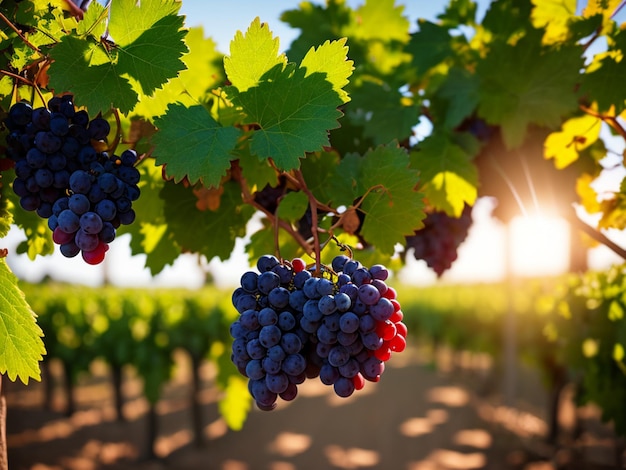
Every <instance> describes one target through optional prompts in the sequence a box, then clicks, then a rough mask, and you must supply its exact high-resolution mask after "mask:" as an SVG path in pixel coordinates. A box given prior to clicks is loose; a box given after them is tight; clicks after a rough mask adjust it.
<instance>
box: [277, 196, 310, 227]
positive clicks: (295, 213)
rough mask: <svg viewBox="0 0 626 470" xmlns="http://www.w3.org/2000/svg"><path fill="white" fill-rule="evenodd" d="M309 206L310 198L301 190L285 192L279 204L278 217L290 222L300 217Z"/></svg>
mask: <svg viewBox="0 0 626 470" xmlns="http://www.w3.org/2000/svg"><path fill="white" fill-rule="evenodd" d="M307 207H309V199H308V198H307V197H306V194H304V193H303V192H301V191H294V192H291V193H287V194H285V195H284V196H283V197H282V198H281V199H280V202H279V204H278V213H277V215H278V217H279V218H281V219H284V220H287V221H289V222H296V221H297V220H298V219H300V218H301V217H302V216H303V215H304V213H305V212H306V209H307Z"/></svg>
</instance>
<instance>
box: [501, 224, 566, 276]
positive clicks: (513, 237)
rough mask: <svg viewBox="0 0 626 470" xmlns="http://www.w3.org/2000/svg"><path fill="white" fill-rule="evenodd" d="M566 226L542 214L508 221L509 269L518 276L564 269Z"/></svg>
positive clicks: (543, 273)
mask: <svg viewBox="0 0 626 470" xmlns="http://www.w3.org/2000/svg"><path fill="white" fill-rule="evenodd" d="M569 246H570V244H569V226H568V224H567V222H566V221H565V220H563V219H560V218H557V217H552V216H548V215H543V214H536V215H527V216H518V217H515V218H514V219H513V220H512V221H511V222H510V256H511V258H510V259H511V268H512V270H513V272H514V273H515V274H519V275H552V274H560V273H562V272H564V271H566V270H567V267H568V263H569V249H570V248H569Z"/></svg>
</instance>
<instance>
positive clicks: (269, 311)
mask: <svg viewBox="0 0 626 470" xmlns="http://www.w3.org/2000/svg"><path fill="white" fill-rule="evenodd" d="M257 269H258V272H256V271H248V272H246V273H244V274H243V276H242V277H241V286H240V287H238V288H237V289H236V290H235V291H234V292H233V296H232V301H233V305H234V306H235V308H236V309H237V311H238V312H239V314H240V315H239V317H238V319H237V320H236V321H235V322H233V323H232V325H231V329H230V331H231V335H232V337H233V338H234V341H233V345H232V356H231V359H232V361H233V363H234V364H235V365H236V367H237V368H238V370H239V372H240V373H241V374H243V375H244V376H245V377H247V378H248V379H249V382H248V388H249V390H250V393H251V395H252V397H253V398H254V400H255V402H256V404H257V406H258V407H259V408H260V409H262V410H272V409H274V408H275V407H276V401H277V398H278V397H279V396H280V398H282V399H283V400H286V401H290V400H293V399H294V398H295V397H296V395H297V391H298V388H297V386H298V385H299V384H301V383H303V382H304V381H305V380H306V379H307V378H315V377H319V379H320V380H321V382H322V383H324V384H326V385H332V386H333V388H334V391H335V393H336V394H337V395H339V396H340V397H348V396H350V395H352V394H353V393H354V391H355V390H360V389H362V388H363V386H364V385H365V381H366V380H368V381H372V382H378V380H380V376H381V374H382V373H383V371H384V370H385V362H386V361H387V360H389V358H390V357H391V354H392V352H400V351H403V350H404V349H405V347H406V335H407V328H406V325H405V324H404V323H403V322H402V319H403V313H402V310H401V307H400V304H399V302H398V301H397V299H396V291H395V290H394V289H393V288H392V287H390V286H387V284H386V283H385V281H386V279H387V277H388V275H389V272H388V271H387V269H386V268H385V267H384V266H382V265H374V266H372V267H371V268H369V269H367V268H365V267H364V266H363V265H361V263H359V262H358V261H355V260H353V259H350V258H348V257H347V256H344V255H339V256H337V257H335V258H334V259H333V261H332V264H331V266H330V267H329V268H325V269H322V272H321V273H318V275H317V276H316V275H315V274H316V272H315V270H314V269H313V268H311V269H307V267H306V265H305V263H304V261H303V260H301V259H299V258H296V259H294V260H292V261H291V262H289V261H284V262H280V261H279V260H278V259H277V258H276V257H274V256H272V255H264V256H261V257H260V258H259V259H258V261H257Z"/></svg>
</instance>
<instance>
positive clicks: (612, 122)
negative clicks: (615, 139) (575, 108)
mask: <svg viewBox="0 0 626 470" xmlns="http://www.w3.org/2000/svg"><path fill="white" fill-rule="evenodd" d="M580 109H581V110H583V111H584V112H585V113H587V114H589V115H590V116H593V117H596V118H598V119H601V120H602V121H604V122H606V123H607V124H608V125H609V126H611V127H612V128H613V129H615V130H616V131H617V132H618V134H619V135H621V136H622V138H624V139H626V129H624V128H623V127H622V125H621V124H620V123H619V121H618V120H617V117H616V116H609V115H607V114H602V113H599V112H597V111H594V110H593V109H591V108H589V107H588V106H585V105H582V104H581V105H580Z"/></svg>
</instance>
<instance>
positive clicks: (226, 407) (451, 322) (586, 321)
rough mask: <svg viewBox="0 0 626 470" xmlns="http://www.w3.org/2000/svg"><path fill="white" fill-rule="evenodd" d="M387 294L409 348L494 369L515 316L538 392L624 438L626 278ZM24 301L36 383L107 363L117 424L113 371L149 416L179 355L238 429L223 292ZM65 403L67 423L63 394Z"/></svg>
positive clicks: (519, 346) (99, 291) (71, 379)
mask: <svg viewBox="0 0 626 470" xmlns="http://www.w3.org/2000/svg"><path fill="white" fill-rule="evenodd" d="M395 287H396V288H397V290H398V293H399V300H400V301H401V303H402V306H403V308H402V310H403V312H404V322H405V323H406V324H407V326H408V328H409V337H410V339H411V340H412V341H414V342H416V343H422V344H428V345H432V346H433V347H438V346H446V347H448V348H451V349H453V350H456V351H470V352H477V353H487V354H489V355H491V356H492V357H493V359H494V363H495V364H498V363H500V364H501V363H502V359H503V357H505V354H504V350H505V348H506V344H505V340H506V338H507V335H506V334H505V328H506V326H507V324H506V321H508V320H510V319H511V316H512V317H513V318H514V331H515V343H516V347H515V350H516V351H517V354H518V359H519V360H521V361H524V362H525V363H527V364H529V365H530V366H532V367H534V368H536V369H537V370H538V371H539V372H540V373H541V375H542V376H543V378H544V382H545V385H546V390H547V391H550V390H559V389H562V387H564V386H565V385H566V384H574V385H575V389H576V400H577V403H578V404H580V405H583V404H586V403H588V402H592V403H595V404H597V405H598V406H599V407H600V408H601V409H602V411H603V417H604V418H605V420H607V421H612V422H613V423H614V427H615V431H616V432H617V433H618V434H620V435H626V363H625V362H624V359H625V356H626V350H625V347H626V319H625V318H624V310H625V309H626V266H622V267H614V268H612V269H611V270H609V271H606V272H603V273H588V274H585V275H583V276H575V275H570V276H565V277H559V278H550V279H532V280H517V281H515V282H502V283H489V284H472V285H445V284H440V285H435V286H428V287H407V286H401V285H396V286H395ZM22 289H23V291H24V293H25V295H26V298H27V300H28V301H29V303H30V305H31V306H32V308H33V310H34V311H35V313H36V314H37V315H38V323H39V325H40V326H41V328H42V329H43V331H44V334H45V337H46V347H47V356H46V358H45V361H44V371H45V369H46V362H47V361H50V360H52V359H56V360H58V361H60V362H61V363H62V364H63V366H64V370H65V373H66V379H67V383H69V384H72V383H76V381H77V379H78V377H79V375H80V374H81V373H88V371H89V366H90V364H91V363H92V362H94V361H95V360H102V361H105V362H106V363H107V364H108V365H109V366H110V368H111V371H112V376H113V381H114V384H115V389H116V390H117V392H116V395H118V396H117V397H116V399H117V402H118V403H117V407H118V413H119V412H120V411H119V410H121V400H122V397H121V395H119V389H120V385H121V380H122V368H124V367H127V366H132V367H134V369H135V370H136V372H137V374H138V375H139V376H140V377H141V378H142V379H143V393H144V396H145V397H146V399H147V400H148V402H149V403H150V404H151V405H154V404H155V403H156V402H157V401H158V400H159V397H160V393H161V390H162V388H163V385H165V384H166V383H167V382H168V380H170V378H171V377H172V373H173V369H174V355H175V353H176V352H180V351H184V352H186V353H187V354H188V355H189V357H190V359H191V363H192V365H193V368H194V374H193V375H194V382H199V377H198V370H199V368H200V366H201V365H202V364H203V363H204V362H205V361H211V362H213V363H214V364H215V365H216V367H217V370H218V374H217V385H218V387H220V388H221V389H222V390H223V392H224V393H222V400H221V402H220V404H219V409H220V412H221V414H222V415H223V417H224V418H225V420H226V422H227V423H228V424H229V425H230V426H231V427H233V428H235V429H236V428H238V427H241V426H242V425H243V423H244V421H245V417H246V415H247V413H248V411H249V409H250V399H249V395H248V392H247V387H246V381H245V380H244V379H243V377H241V376H239V374H238V373H237V371H236V369H235V367H234V366H233V365H232V363H231V362H230V342H231V338H230V335H229V326H230V323H231V322H232V321H233V320H234V319H235V318H236V317H237V312H236V311H235V309H234V308H233V307H232V305H231V303H230V294H231V293H230V292H229V291H223V290H218V289H217V288H214V287H210V286H208V287H205V288H202V289H199V290H193V291H192V290H184V289H130V288H117V287H108V286H107V287H99V288H88V287H77V286H68V285H59V284H54V283H50V284H37V285H28V284H24V285H22ZM507 319H508V320H507ZM510 325H511V324H509V326H510ZM509 338H510V337H509ZM44 380H45V374H44ZM196 385H197V384H196ZM68 398H69V400H68V403H69V410H68V412H69V413H71V412H72V411H73V409H72V407H73V405H72V400H71V393H70V396H69V397H68ZM196 426H197V428H198V429H200V426H201V423H196Z"/></svg>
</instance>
